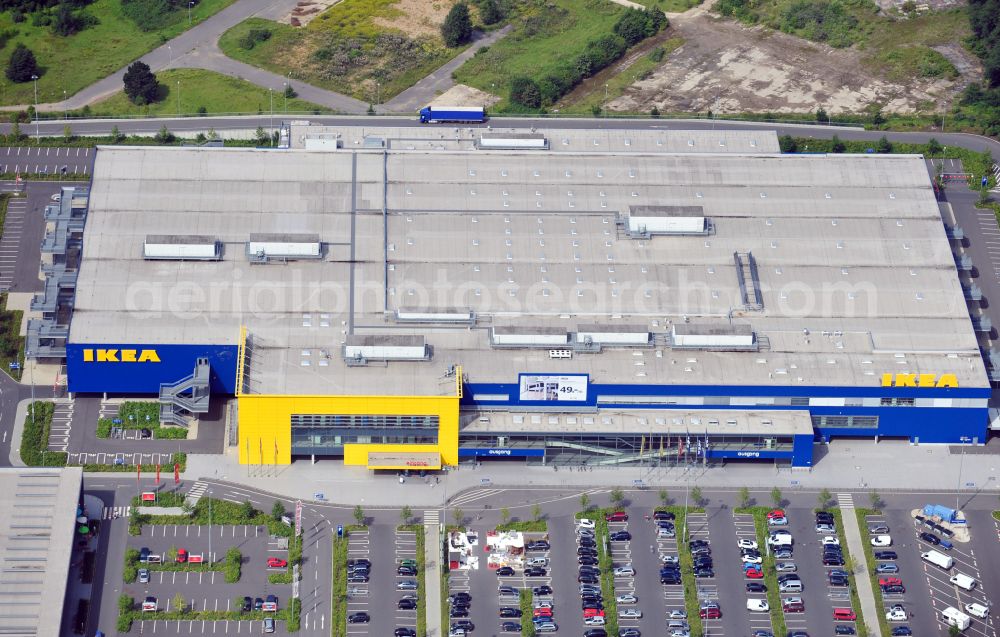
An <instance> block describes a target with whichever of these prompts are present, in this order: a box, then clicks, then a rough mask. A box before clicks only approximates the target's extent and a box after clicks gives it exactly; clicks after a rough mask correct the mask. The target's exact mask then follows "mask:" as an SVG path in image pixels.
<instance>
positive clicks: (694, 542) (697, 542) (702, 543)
mask: <svg viewBox="0 0 1000 637" xmlns="http://www.w3.org/2000/svg"><path fill="white" fill-rule="evenodd" d="M696 546H708V540H691V541H690V542H688V548H690V549H693V548H694V547H696Z"/></svg>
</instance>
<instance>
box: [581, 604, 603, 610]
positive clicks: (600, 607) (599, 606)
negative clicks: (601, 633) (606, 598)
mask: <svg viewBox="0 0 1000 637" xmlns="http://www.w3.org/2000/svg"><path fill="white" fill-rule="evenodd" d="M587 609H591V610H604V602H580V610H587Z"/></svg>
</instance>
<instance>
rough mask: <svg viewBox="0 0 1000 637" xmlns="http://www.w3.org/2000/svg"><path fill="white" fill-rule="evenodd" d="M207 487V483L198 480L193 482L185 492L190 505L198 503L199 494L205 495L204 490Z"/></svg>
mask: <svg viewBox="0 0 1000 637" xmlns="http://www.w3.org/2000/svg"><path fill="white" fill-rule="evenodd" d="M207 488H208V485H207V484H205V483H204V482H201V481H200V480H199V481H198V482H195V483H194V486H193V487H191V490H190V491H188V492H187V501H188V502H189V503H190V504H191V506H194V505H196V504H198V500H201V496H203V495H205V490H206V489H207Z"/></svg>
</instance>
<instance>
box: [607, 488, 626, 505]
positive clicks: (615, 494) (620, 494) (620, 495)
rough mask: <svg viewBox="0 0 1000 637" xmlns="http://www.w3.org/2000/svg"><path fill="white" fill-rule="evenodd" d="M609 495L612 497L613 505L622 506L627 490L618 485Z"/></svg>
mask: <svg viewBox="0 0 1000 637" xmlns="http://www.w3.org/2000/svg"><path fill="white" fill-rule="evenodd" d="M609 497H610V498H611V505H612V506H614V507H616V508H617V507H620V506H621V505H622V502H624V501H625V492H624V491H622V490H621V489H619V488H618V487H615V488H614V489H612V490H611V494H610V496H609Z"/></svg>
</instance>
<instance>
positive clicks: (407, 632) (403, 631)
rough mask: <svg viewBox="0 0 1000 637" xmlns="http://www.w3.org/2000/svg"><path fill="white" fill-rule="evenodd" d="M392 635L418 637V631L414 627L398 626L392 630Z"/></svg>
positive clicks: (393, 636)
mask: <svg viewBox="0 0 1000 637" xmlns="http://www.w3.org/2000/svg"><path fill="white" fill-rule="evenodd" d="M392 637H417V631H415V630H413V629H412V628H397V629H396V630H394V631H392Z"/></svg>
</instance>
